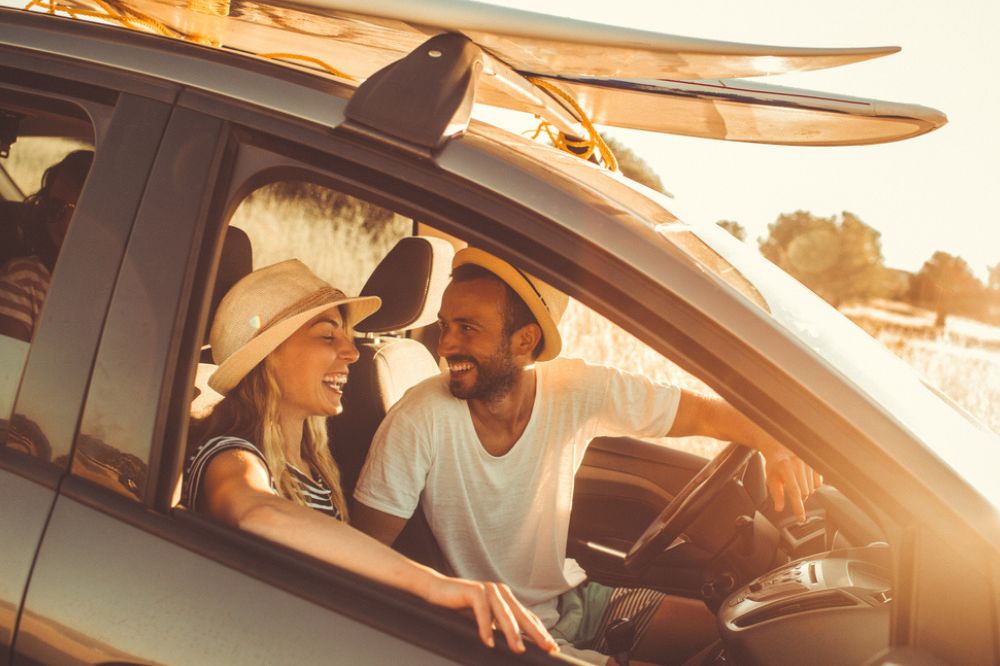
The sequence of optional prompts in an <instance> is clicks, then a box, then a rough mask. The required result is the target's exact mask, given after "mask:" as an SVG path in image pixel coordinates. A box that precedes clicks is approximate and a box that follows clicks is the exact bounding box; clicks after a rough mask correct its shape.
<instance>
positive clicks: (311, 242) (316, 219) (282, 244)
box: [176, 180, 414, 500]
mask: <svg viewBox="0 0 1000 666" xmlns="http://www.w3.org/2000/svg"><path fill="white" fill-rule="evenodd" d="M413 229H414V222H413V220H411V219H410V218H408V217H406V216H404V215H401V214H398V213H394V212H392V211H390V210H387V209H385V208H382V207H380V206H378V205H376V204H374V203H371V202H368V201H365V200H363V199H359V198H357V197H354V196H351V195H349V194H346V193H344V192H341V191H339V190H337V189H333V188H331V187H328V186H325V185H322V184H319V183H317V182H310V181H308V180H277V181H274V182H270V183H267V184H265V185H262V186H260V187H258V188H256V189H254V190H253V191H251V192H250V193H249V194H248V195H247V196H246V197H245V198H243V199H242V200H241V201H239V203H238V205H237V207H236V210H235V212H234V213H233V215H232V217H231V218H230V219H229V228H228V229H227V230H226V237H225V239H224V241H223V249H222V256H221V259H220V268H219V275H218V278H217V280H216V284H215V285H214V286H213V292H214V294H213V298H212V300H213V303H212V311H213V312H212V313H210V321H209V322H208V327H209V329H210V328H211V323H212V322H211V314H214V308H215V306H216V305H217V304H218V301H219V300H221V298H222V297H223V296H224V294H225V292H226V291H227V290H228V289H229V288H230V287H231V286H232V284H234V283H235V282H236V281H237V280H238V279H239V278H240V277H242V276H243V275H245V274H246V273H247V272H249V270H256V269H258V268H263V267H265V266H270V265H271V264H275V263H278V262H280V261H284V260H286V259H293V258H294V259H298V260H300V261H302V262H303V263H304V264H306V265H307V266H308V267H309V268H310V269H312V270H313V272H315V273H316V275H318V276H319V277H321V278H323V279H324V280H326V281H327V282H329V283H330V284H332V285H334V286H336V287H337V288H339V289H341V290H342V291H343V292H344V293H346V294H349V295H356V294H358V293H359V292H360V291H361V288H362V286H363V285H364V283H365V280H366V279H367V278H368V276H369V275H370V274H371V273H372V271H373V270H374V269H375V267H376V266H377V265H378V263H379V261H381V260H382V258H383V257H384V256H385V255H386V254H387V253H388V252H389V250H391V249H392V247H393V246H394V245H395V244H396V242H397V241H398V240H399V239H401V238H404V237H406V236H409V235H410V234H411V233H412V232H413ZM241 238H242V239H245V240H237V239H241ZM204 342H205V346H204V348H203V351H202V355H201V358H200V363H199V365H198V369H197V371H196V377H195V390H194V400H193V402H192V404H191V416H192V417H196V418H197V417H203V416H205V415H207V414H208V413H209V412H210V411H211V408H212V406H213V405H214V404H215V403H216V402H218V400H220V399H221V396H220V395H219V394H218V393H216V392H215V391H214V390H212V388H211V387H210V386H209V385H208V378H209V376H210V375H211V373H212V372H213V371H214V369H215V364H214V363H213V360H214V358H213V356H212V352H211V349H210V345H209V335H208V332H206V334H205V338H204ZM186 453H187V452H186ZM176 499H178V500H179V497H178V498H176Z"/></svg>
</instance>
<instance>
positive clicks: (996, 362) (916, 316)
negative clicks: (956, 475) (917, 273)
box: [843, 302, 1000, 433]
mask: <svg viewBox="0 0 1000 666" xmlns="http://www.w3.org/2000/svg"><path fill="white" fill-rule="evenodd" d="M843 312H844V314H845V315H847V316H848V317H850V318H851V319H852V320H853V321H854V322H855V323H857V324H858V325H859V326H861V327H862V328H864V329H865V330H866V331H867V332H868V333H869V334H870V335H871V336H872V337H874V338H875V339H876V340H878V341H879V342H881V343H882V344H884V345H885V346H886V347H888V348H889V349H890V350H891V351H892V352H893V353H895V354H896V355H897V356H899V357H900V358H902V359H903V360H904V361H906V362H907V363H909V364H910V365H911V366H912V367H913V368H915V369H916V370H917V372H919V373H920V374H921V375H922V376H923V378H924V379H925V380H926V381H927V382H928V383H929V384H931V385H932V386H935V387H937V388H938V389H940V390H941V392H943V393H944V394H945V395H947V396H948V397H950V398H951V399H952V400H954V401H955V402H956V403H958V404H959V405H961V406H962V407H963V408H964V409H965V410H966V411H968V412H969V413H970V414H972V415H973V416H975V417H976V418H977V419H979V420H980V421H982V422H983V423H984V424H986V425H987V426H988V427H989V428H990V429H991V430H993V431H994V432H996V433H1000V328H998V327H995V326H989V325H986V324H982V323H979V322H975V321H971V320H968V319H963V318H961V317H949V318H948V321H947V323H946V325H945V326H944V328H935V326H934V313H933V312H931V311H929V310H922V309H920V308H915V307H912V306H909V305H906V304H904V303H895V302H875V303H871V304H867V305H853V306H848V307H845V308H843Z"/></svg>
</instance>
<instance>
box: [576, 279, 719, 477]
mask: <svg viewBox="0 0 1000 666" xmlns="http://www.w3.org/2000/svg"><path fill="white" fill-rule="evenodd" d="M559 333H560V334H561V335H562V337H563V355H565V356H570V357H576V358H582V359H586V360H587V361H590V362H591V363H599V364H602V365H613V366H615V367H617V368H621V369H622V370H625V371H626V372H634V373H636V374H640V375H645V376H646V377H648V378H650V379H652V380H653V381H657V382H664V383H668V384H674V385H676V386H680V387H681V388H685V389H689V390H692V391H698V392H700V393H706V394H710V395H715V392H714V391H713V390H712V389H710V388H709V387H708V385H707V384H705V383H704V382H702V381H701V380H700V379H698V378H697V377H695V376H693V375H691V374H690V373H688V372H687V371H685V370H682V369H681V368H680V367H679V366H678V365H676V364H675V363H673V362H671V361H670V360H669V359H667V358H664V357H663V355H661V354H660V353H659V352H657V351H655V350H653V349H651V348H650V347H648V346H646V345H645V344H644V343H642V342H640V341H639V340H637V339H636V338H635V337H634V336H633V335H632V334H630V333H628V332H627V331H625V330H624V329H622V328H619V327H618V326H616V325H615V324H613V323H611V322H610V321H608V320H607V319H605V318H604V317H602V316H601V315H599V314H597V313H596V312H594V311H593V310H591V309H590V308H588V307H587V306H585V305H582V304H580V303H578V302H577V301H574V300H572V299H571V300H570V302H569V307H567V308H566V314H565V315H563V320H562V322H560V324H559ZM659 441H660V442H661V443H663V444H665V445H666V446H670V447H673V448H676V449H681V450H682V451H687V452H689V453H694V454H696V455H700V456H704V457H706V458H712V457H714V456H715V454H717V453H718V452H719V451H721V450H722V448H723V446H725V443H722V442H719V441H718V440H714V439H711V438H708V437H683V438H666V437H664V438H662V439H660V440H659Z"/></svg>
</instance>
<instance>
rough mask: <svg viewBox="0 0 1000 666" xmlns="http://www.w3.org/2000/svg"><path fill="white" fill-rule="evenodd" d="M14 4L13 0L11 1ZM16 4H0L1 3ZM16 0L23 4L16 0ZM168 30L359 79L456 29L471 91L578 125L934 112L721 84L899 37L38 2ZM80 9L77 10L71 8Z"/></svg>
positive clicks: (769, 135) (202, 0)
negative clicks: (780, 39)
mask: <svg viewBox="0 0 1000 666" xmlns="http://www.w3.org/2000/svg"><path fill="white" fill-rule="evenodd" d="M16 1H17V2H20V0H16ZM12 2H15V0H0V3H3V4H8V5H9V4H11V3H12ZM25 2H27V0H25ZM52 2H58V3H59V7H61V8H62V9H63V11H61V12H60V13H62V14H63V15H66V14H67V13H69V12H67V11H65V9H66V8H69V10H75V11H76V12H78V15H81V16H85V17H90V18H93V19H95V20H101V19H100V15H101V14H102V13H104V14H108V13H114V14H115V15H117V16H118V19H117V20H112V21H111V22H112V23H114V22H118V23H119V24H124V25H126V26H128V27H132V28H135V29H142V30H146V31H149V32H155V33H159V34H161V35H164V36H168V37H173V38H177V39H185V40H188V41H194V42H197V43H200V44H205V45H208V46H213V47H216V48H225V49H229V50H235V51H239V52H242V53H246V54H257V55H266V56H268V57H272V58H278V59H279V60H281V61H282V62H284V63H285V64H288V65H290V66H295V67H305V68H308V69H311V70H312V71H314V72H316V73H323V74H325V75H328V76H334V77H336V78H339V79H341V80H344V81H347V82H350V83H353V84H355V85H357V84H358V83H360V82H362V81H364V80H365V79H367V78H368V77H369V76H371V74H373V73H374V72H376V71H378V70H379V69H381V68H382V67H384V66H386V65H388V64H390V63H392V62H395V61H397V60H399V59H400V58H402V57H404V56H405V55H406V54H408V53H410V52H411V51H412V50H413V49H415V48H417V47H418V46H420V44H422V43H423V42H425V41H426V40H427V39H428V38H430V37H431V36H433V35H436V34H440V33H442V32H460V33H463V34H465V35H466V36H467V37H469V38H470V39H471V40H472V41H474V42H475V43H476V44H477V45H479V46H480V47H481V48H482V49H483V50H484V52H485V54H486V56H487V68H486V70H487V72H488V75H486V76H483V77H481V80H480V86H479V90H478V93H477V101H478V102H482V103H485V104H491V105H496V106H501V107H505V108H510V109H515V110H519V111H527V112H530V113H535V114H538V115H540V116H541V117H543V118H545V119H547V120H549V121H550V122H553V123H554V124H555V125H556V126H557V127H558V128H559V129H561V130H562V131H564V132H566V133H569V134H576V135H582V134H583V133H584V131H583V129H582V127H581V125H580V123H579V122H578V121H580V120H581V118H580V117H579V116H580V114H579V113H578V111H577V109H576V108H574V105H573V104H569V103H566V101H564V100H563V99H561V96H560V95H558V94H554V93H552V92H550V91H547V90H544V89H542V88H541V87H539V86H537V85H534V84H533V83H531V82H530V81H529V80H528V78H529V77H541V78H542V79H545V80H546V81H550V82H552V83H555V84H556V85H558V86H560V87H562V88H563V89H565V90H566V92H568V93H569V94H570V95H572V96H574V97H576V98H577V102H578V103H579V108H580V109H582V111H583V112H584V113H586V114H587V115H588V116H589V117H590V119H592V120H593V121H594V122H597V123H599V124H607V125H613V126H618V127H628V128H636V129H647V130H652V131H658V132H671V133H678V134H685V135H688V136H702V137H707V138H715V139H726V140H736V141H757V142H766V143H790V144H797V145H848V144H851V143H875V142H879V141H892V140H897V139H900V138H906V137H909V136H915V135H917V134H919V133H922V132H925V131H930V130H931V129H934V128H935V127H938V126H940V124H943V122H944V115H943V114H940V113H939V112H936V111H934V110H933V109H929V110H928V109H924V108H923V107H917V106H915V105H899V104H897V105H893V104H891V103H888V102H878V101H876V100H857V99H855V98H848V97H843V96H838V95H833V94H829V93H819V92H811V91H804V90H797V91H796V90H792V89H781V88H779V87H776V86H767V85H765V84H757V83H750V82H746V81H729V79H733V78H736V77H744V76H756V75H762V74H774V73H786V72H798V71H805V70H812V69H820V68H825V67H833V66H838V65H844V64H849V63H854V62H859V61H862V60H867V59H870V58H876V57H880V56H884V55H888V54H890V53H894V52H896V51H898V50H899V49H898V47H892V46H890V47H869V48H796V47H781V46H768V45H754V44H742V43H736V42H723V41H714V40H706V39H697V38H690V37H679V36H674V35H665V34H658V33H652V32H646V31H641V30H633V29H628V28H619V27H615V26H605V25H599V24H594V23H587V22H583V21H577V20H573V19H565V18H559V17H554V16H548V15H544V14H537V13H532V12H525V11H520V10H514V9H507V8H501V7H495V6H491V5H485V4H480V3H476V2H465V1H463V0H421V1H420V2H408V1H404V0H36V2H35V7H34V9H36V10H42V11H45V10H47V9H48V7H49V6H51V5H49V4H48V3H52ZM81 12H82V13H81Z"/></svg>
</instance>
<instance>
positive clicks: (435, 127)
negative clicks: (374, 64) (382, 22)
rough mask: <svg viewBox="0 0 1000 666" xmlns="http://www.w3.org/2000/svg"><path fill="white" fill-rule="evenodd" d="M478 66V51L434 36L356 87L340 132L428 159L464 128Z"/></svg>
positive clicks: (461, 40)
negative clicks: (362, 136)
mask: <svg viewBox="0 0 1000 666" xmlns="http://www.w3.org/2000/svg"><path fill="white" fill-rule="evenodd" d="M483 66H484V58H483V52H482V50H481V49H480V48H479V46H477V45H476V44H475V43H474V42H472V41H471V40H470V39H469V38H468V37H465V36H464V35H460V34H457V33H443V34H440V35H436V36H434V37H432V38H430V39H428V40H427V41H426V42H424V43H423V44H421V45H420V46H418V47H417V48H416V49H414V50H413V51H411V52H410V53H409V54H408V55H407V56H405V57H404V58H402V59H401V60H397V61H396V62H394V63H392V64H390V65H387V66H386V67H383V68H382V69H380V70H378V71H377V72H375V73H374V74H372V75H371V76H370V77H368V79H367V80H365V82H364V83H362V84H361V85H360V86H359V87H358V89H357V90H356V91H355V93H354V96H353V97H352V98H351V100H350V101H349V102H348V104H347V108H346V110H345V112H344V114H345V115H346V117H347V121H348V122H347V123H345V124H344V128H345V129H349V130H351V131H355V132H360V133H362V134H365V135H366V136H369V137H370V138H374V139H378V140H381V141H383V142H386V141H388V142H390V143H392V144H394V145H397V146H400V147H402V148H409V149H410V150H411V151H412V150H413V149H416V151H417V152H419V153H421V154H424V155H426V154H429V153H432V152H433V151H435V150H437V149H438V148H440V147H441V146H442V145H444V143H445V142H446V141H447V140H448V139H449V138H451V137H453V136H455V135H458V134H461V133H463V132H464V131H465V130H466V128H467V127H468V126H469V119H470V118H471V116H472V104H473V102H474V101H475V98H476V87H477V84H478V82H479V75H480V73H481V72H482V71H483ZM400 142H402V144H400Z"/></svg>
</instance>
